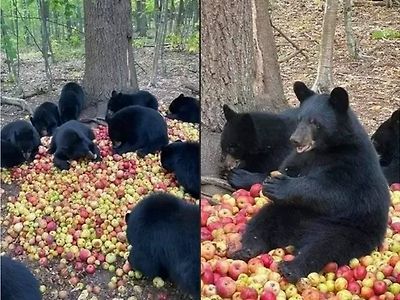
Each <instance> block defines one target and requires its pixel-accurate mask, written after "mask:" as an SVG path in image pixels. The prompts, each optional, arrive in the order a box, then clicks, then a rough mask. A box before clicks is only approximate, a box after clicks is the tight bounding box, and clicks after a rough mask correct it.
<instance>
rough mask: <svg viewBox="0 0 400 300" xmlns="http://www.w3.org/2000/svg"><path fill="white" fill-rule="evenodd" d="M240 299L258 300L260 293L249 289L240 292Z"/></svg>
mask: <svg viewBox="0 0 400 300" xmlns="http://www.w3.org/2000/svg"><path fill="white" fill-rule="evenodd" d="M240 297H241V298H242V299H245V300H257V298H258V293H257V290H256V289H254V288H251V287H247V288H244V289H243V290H242V291H241V292H240Z"/></svg>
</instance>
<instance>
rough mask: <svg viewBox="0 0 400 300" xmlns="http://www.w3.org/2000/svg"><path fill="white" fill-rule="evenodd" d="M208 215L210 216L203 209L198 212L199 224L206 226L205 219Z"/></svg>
mask: <svg viewBox="0 0 400 300" xmlns="http://www.w3.org/2000/svg"><path fill="white" fill-rule="evenodd" d="M209 216H210V214H209V213H207V212H205V211H201V212H200V219H201V226H206V224H207V219H208V217H209Z"/></svg>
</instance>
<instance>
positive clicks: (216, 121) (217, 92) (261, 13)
mask: <svg viewBox="0 0 400 300" xmlns="http://www.w3.org/2000/svg"><path fill="white" fill-rule="evenodd" d="M201 7H202V9H201V20H202V21H201V27H202V28H201V30H202V31H201V49H202V51H201V63H202V68H201V72H202V74H201V87H202V88H201V99H202V106H201V109H202V124H203V125H205V126H206V127H208V128H209V129H210V130H211V131H220V130H221V129H222V127H223V124H224V123H225V119H224V118H223V116H222V105H223V104H230V106H231V107H233V108H234V109H235V110H237V111H244V110H247V111H250V110H264V111H272V112H275V111H279V110H281V109H283V108H285V107H287V102H286V101H285V97H284V93H283V85H282V81H281V78H280V72H279V65H278V57H277V53H276V46H275V41H274V36H273V33H272V28H271V23H270V18H269V14H268V2H267V1H265V0H239V1H229V0H218V1H212V0H205V1H202V6H201Z"/></svg>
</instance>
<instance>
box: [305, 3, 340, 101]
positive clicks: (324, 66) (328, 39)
mask: <svg viewBox="0 0 400 300" xmlns="http://www.w3.org/2000/svg"><path fill="white" fill-rule="evenodd" d="M338 2H339V1H338V0H326V3H325V13H324V21H323V24H322V37H321V46H320V52H319V61H318V72H317V78H316V80H315V82H314V85H313V87H312V89H313V90H314V91H316V92H319V93H328V92H330V90H331V89H332V87H333V74H332V60H333V49H334V42H335V30H336V16H337V10H338Z"/></svg>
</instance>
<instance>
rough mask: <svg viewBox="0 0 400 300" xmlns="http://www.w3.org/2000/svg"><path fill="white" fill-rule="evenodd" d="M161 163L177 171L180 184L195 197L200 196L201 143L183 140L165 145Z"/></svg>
mask: <svg viewBox="0 0 400 300" xmlns="http://www.w3.org/2000/svg"><path fill="white" fill-rule="evenodd" d="M161 165H162V166H163V168H164V169H166V170H167V171H168V172H173V173H175V176H176V179H177V180H178V182H179V184H180V185H181V186H183V188H184V189H185V191H187V192H188V193H190V194H191V195H192V196H193V197H195V198H198V197H199V196H200V145H199V143H192V142H181V141H176V142H174V143H171V144H169V145H168V146H165V147H164V148H163V149H162V151H161Z"/></svg>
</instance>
